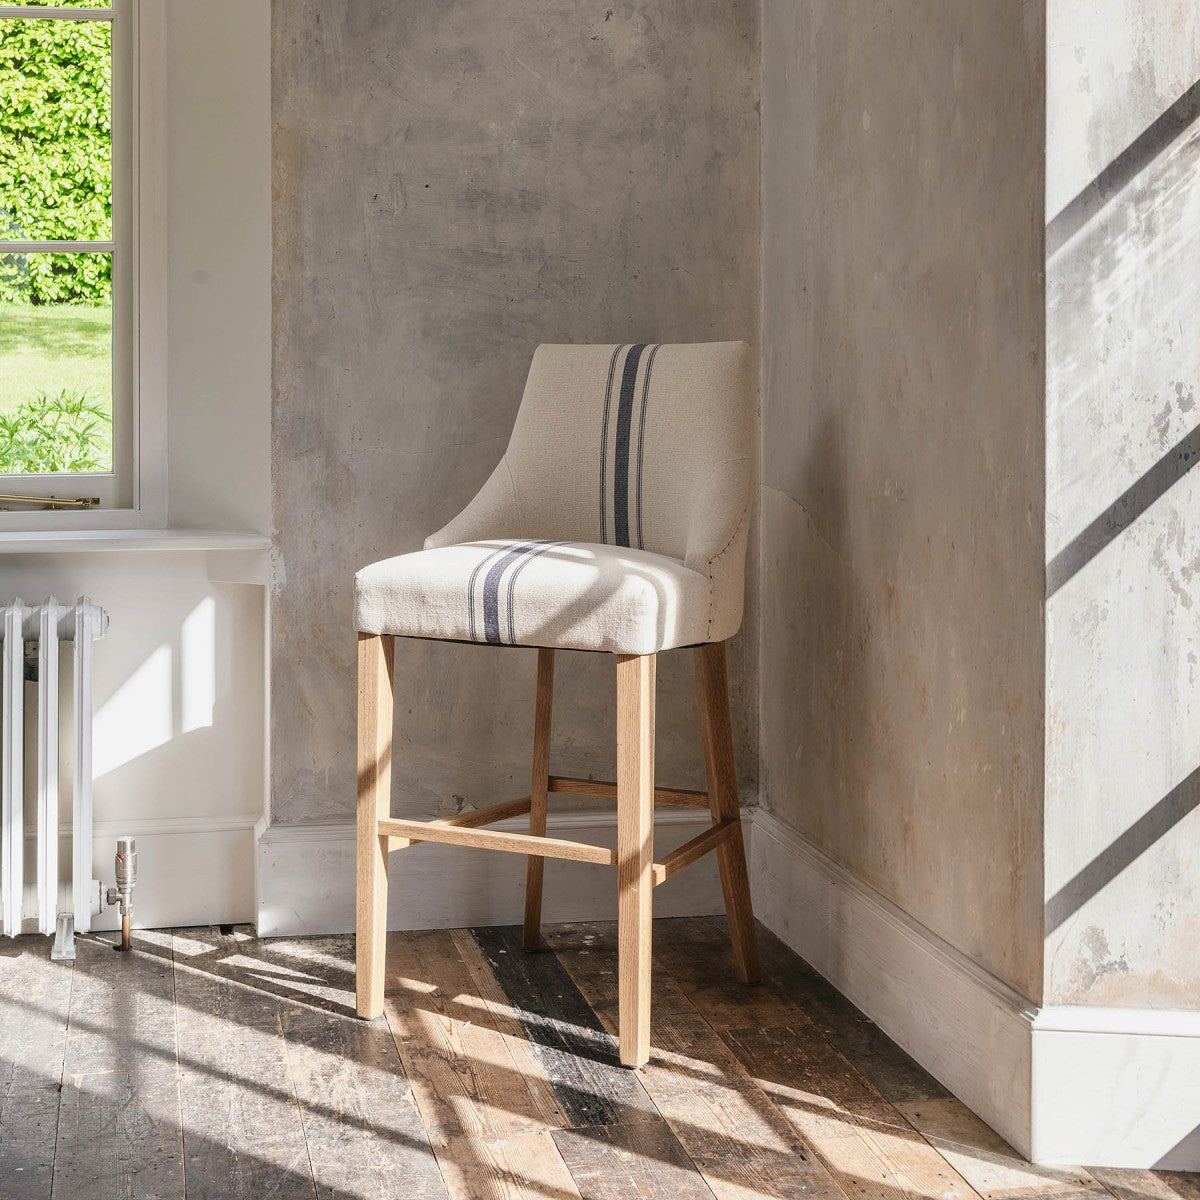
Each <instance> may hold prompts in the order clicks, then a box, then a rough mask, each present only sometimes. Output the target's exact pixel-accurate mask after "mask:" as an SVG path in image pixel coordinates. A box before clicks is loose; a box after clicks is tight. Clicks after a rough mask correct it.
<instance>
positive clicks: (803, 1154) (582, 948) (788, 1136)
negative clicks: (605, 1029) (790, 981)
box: [547, 925, 846, 1200]
mask: <svg viewBox="0 0 1200 1200" xmlns="http://www.w3.org/2000/svg"><path fill="white" fill-rule="evenodd" d="M547 940H548V942H549V944H550V945H551V946H552V947H553V948H554V950H555V952H556V954H557V955H558V957H560V958H561V959H562V961H563V962H564V964H565V965H566V967H567V969H568V970H569V971H570V972H571V974H572V976H573V977H574V978H575V980H576V982H577V983H578V984H579V987H580V988H581V990H582V992H583V994H584V996H586V998H587V1000H588V1001H589V1003H590V1004H592V1005H593V1006H594V1007H595V1009H596V1011H597V1012H599V1013H601V1014H604V1019H605V1020H606V1021H607V1022H608V1023H609V1024H610V1026H612V1027H615V1020H616V1000H617V976H616V971H615V957H614V956H615V954H616V938H615V930H614V929H613V927H612V926H591V925H589V926H559V927H557V928H555V929H552V930H550V931H548V933H547ZM659 960H660V962H661V955H659ZM653 984H654V1001H655V1003H654V1008H653V1010H652V1013H651V1022H652V1024H651V1046H652V1050H651V1057H650V1061H649V1063H647V1064H646V1066H645V1067H644V1068H642V1070H641V1071H640V1072H639V1074H640V1075H641V1078H642V1083H643V1085H644V1086H645V1088H646V1091H647V1092H648V1093H649V1095H650V1097H651V1099H652V1100H653V1101H654V1103H655V1105H656V1107H657V1108H658V1110H659V1111H660V1112H661V1113H662V1115H663V1117H664V1118H665V1119H666V1121H667V1123H668V1124H669V1125H670V1126H671V1129H672V1130H673V1131H674V1133H675V1136H676V1137H677V1138H678V1140H679V1142H680V1144H681V1145H682V1146H683V1147H684V1149H685V1150H686V1151H687V1153H688V1155H689V1156H690V1158H691V1159H692V1161H693V1162H694V1163H695V1164H696V1167H697V1169H698V1170H699V1172H700V1174H701V1175H702V1176H703V1177H704V1179H705V1181H706V1183H707V1185H708V1187H709V1188H710V1190H711V1191H712V1192H713V1194H714V1195H715V1196H717V1197H720V1198H722V1200H723V1198H724V1197H742V1196H762V1197H787V1198H790V1197H795V1196H814V1197H832V1198H840V1197H843V1196H845V1195H846V1192H845V1191H844V1189H843V1188H841V1187H840V1186H839V1185H838V1183H837V1182H836V1181H835V1180H834V1179H833V1177H832V1176H831V1175H830V1173H829V1172H828V1171H827V1170H826V1169H825V1167H824V1166H823V1165H822V1164H821V1163H820V1162H819V1161H818V1160H817V1159H816V1157H815V1156H814V1155H813V1154H812V1152H811V1150H810V1148H809V1147H808V1146H806V1145H805V1143H804V1142H803V1140H802V1139H801V1138H799V1137H798V1136H797V1135H796V1134H795V1132H794V1131H793V1130H792V1129H791V1127H790V1126H789V1124H788V1122H787V1121H786V1119H784V1117H783V1116H782V1114H781V1113H780V1112H779V1111H778V1110H777V1109H776V1108H775V1106H774V1105H773V1104H772V1103H771V1102H770V1100H769V1099H768V1098H767V1097H766V1096H765V1095H764V1094H763V1093H762V1092H761V1091H760V1090H759V1089H758V1088H757V1087H756V1086H755V1085H754V1083H753V1082H752V1081H751V1080H750V1078H749V1077H748V1076H747V1075H746V1073H745V1072H744V1071H742V1070H741V1069H740V1067H739V1064H738V1062H737V1060H736V1059H735V1058H734V1056H733V1055H732V1053H731V1052H730V1051H729V1049H728V1048H727V1047H726V1046H725V1045H724V1043H723V1042H722V1041H721V1038H720V1037H719V1035H718V1034H717V1032H716V1031H715V1030H714V1029H713V1027H712V1026H711V1025H710V1024H709V1023H708V1022H707V1021H706V1020H705V1019H704V1018H703V1016H702V1015H701V1014H700V1012H699V1011H698V1010H697V1009H696V1007H695V1006H694V1005H693V1004H692V1002H691V997H690V996H689V995H687V994H686V993H685V992H684V991H683V990H682V989H681V988H680V987H679V985H678V983H677V982H676V981H675V980H673V979H672V978H671V977H670V975H669V974H667V973H665V972H663V971H661V970H660V972H659V973H657V974H656V976H655V978H654V981H653Z"/></svg>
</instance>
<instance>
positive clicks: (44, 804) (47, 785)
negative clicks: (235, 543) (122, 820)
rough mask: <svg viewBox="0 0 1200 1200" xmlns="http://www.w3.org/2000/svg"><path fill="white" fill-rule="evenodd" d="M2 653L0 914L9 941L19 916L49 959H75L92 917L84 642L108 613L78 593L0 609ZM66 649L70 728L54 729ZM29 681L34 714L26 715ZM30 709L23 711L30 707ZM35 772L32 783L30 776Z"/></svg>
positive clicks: (88, 669) (95, 885)
mask: <svg viewBox="0 0 1200 1200" xmlns="http://www.w3.org/2000/svg"><path fill="white" fill-rule="evenodd" d="M0 623H2V628H0V638H2V639H3V641H2V643H0V654H2V656H3V677H2V699H3V704H2V705H0V801H2V803H0V914H2V919H3V930H4V933H5V934H7V935H8V936H9V937H15V936H16V935H17V934H18V933H20V932H21V923H22V920H23V919H25V918H33V917H36V919H37V928H38V931H39V932H41V933H54V934H56V935H57V936H56V938H55V942H54V951H53V955H54V957H74V934H75V932H76V931H78V932H80V933H86V932H87V930H88V929H89V928H90V927H91V920H92V914H93V912H94V911H99V907H100V890H101V889H100V884H99V882H98V881H94V880H93V879H92V643H93V641H95V640H96V639H97V638H101V637H103V636H104V634H105V632H106V631H107V629H108V614H107V613H105V611H104V610H103V609H102V608H99V607H97V606H96V605H95V604H91V603H89V602H88V600H87V598H86V597H83V596H81V597H80V598H79V600H78V601H76V602H75V603H74V604H58V603H57V602H56V601H55V600H54V599H53V598H51V599H49V600H47V601H46V602H45V603H44V604H22V603H21V601H20V599H15V600H13V601H12V603H10V604H5V605H3V606H0ZM62 642H69V643H71V644H72V646H73V651H72V652H71V653H72V657H73V659H74V664H73V665H74V670H73V672H72V683H71V687H72V690H73V693H74V696H73V700H74V702H73V703H72V704H71V706H70V709H69V713H70V716H69V721H70V729H69V730H68V729H63V730H61V731H60V729H59V724H60V707H59V653H60V643H62ZM32 682H36V712H33V711H30V712H28V713H27V712H26V707H27V697H28V696H30V695H31V694H32V693H33V691H34V689H33V688H32V687H27V684H29V683H32ZM31 707H32V706H31ZM29 721H34V722H35V726H34V727H35V728H36V743H37V752H36V758H37V762H36V765H35V764H34V763H33V762H32V761H27V759H29V758H31V757H32V755H28V754H27V753H26V750H27V747H26V731H27V730H28V729H30V725H29V724H28V722H29ZM62 743H67V746H69V748H70V751H71V754H70V764H71V765H70V772H71V793H70V795H71V872H70V879H71V883H70V888H69V890H67V889H64V890H63V891H62V893H61V894H60V890H59V861H58V857H59V856H58V849H59V811H60V810H59V782H60V781H59V775H60V768H59V764H60V751H61V750H63V749H66V748H67V746H64V745H63V744H62ZM35 771H36V776H35V775H34V772H35ZM33 812H36V824H37V847H36V850H37V853H36V868H35V870H34V872H33V873H34V874H35V876H36V887H35V888H28V889H27V888H26V867H27V865H28V864H27V862H26V851H25V847H26V842H27V840H28V838H27V826H28V825H29V824H32V813H33Z"/></svg>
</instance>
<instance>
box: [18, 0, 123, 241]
mask: <svg viewBox="0 0 1200 1200" xmlns="http://www.w3.org/2000/svg"><path fill="white" fill-rule="evenodd" d="M89 7H90V6H89ZM111 237H112V26H111V25H110V23H109V22H108V21H104V20H100V21H50V20H30V19H28V18H22V17H12V18H7V19H3V20H0V240H3V239H8V240H10V241H48V240H52V239H53V240H60V239H66V240H68V241H89V240H96V239H100V240H108V239H109V238H111Z"/></svg>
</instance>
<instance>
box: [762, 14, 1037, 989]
mask: <svg viewBox="0 0 1200 1200" xmlns="http://www.w3.org/2000/svg"><path fill="white" fill-rule="evenodd" d="M1043 11H1044V10H1043V8H1042V6H1041V5H1038V4H1034V3H1030V4H1026V5H1020V4H957V5H955V4H951V5H941V6H937V11H936V14H935V13H934V12H933V10H932V9H931V8H930V6H928V5H914V4H879V3H878V2H877V0H812V2H811V3H805V4H774V3H769V4H766V5H765V6H764V18H763V20H764V24H763V82H762V91H763V151H762V161H763V222H764V227H763V243H764V244H763V262H764V267H763V273H764V277H763V311H764V318H763V324H764V328H763V345H764V359H763V411H764V443H763V489H762V506H761V507H762V545H761V553H762V568H763V577H762V582H761V595H762V609H761V639H762V640H761V647H762V650H761V654H760V658H761V669H762V692H761V701H760V712H761V722H762V763H761V784H760V790H761V795H762V798H763V802H764V803H765V804H766V805H767V806H768V807H769V808H770V809H771V810H772V812H774V813H775V814H776V815H777V816H779V817H780V818H781V819H782V820H784V821H786V822H788V823H789V824H791V825H792V826H794V827H795V828H796V829H797V830H799V832H800V833H801V834H803V835H804V836H805V837H807V838H809V839H810V840H811V841H813V842H814V843H815V844H816V845H818V846H819V847H820V848H821V849H823V850H824V851H826V852H827V853H829V854H831V855H832V856H833V857H834V858H836V859H837V860H838V861H839V862H841V863H842V864H843V865H845V866H846V867H848V868H849V869H850V870H852V871H853V872H855V873H856V874H857V875H858V876H860V877H861V878H862V879H864V880H865V881H866V882H868V883H869V884H871V885H872V886H873V887H875V888H877V889H879V890H880V891H882V892H883V893H884V894H885V895H886V896H888V897H889V898H890V899H891V900H893V901H894V902H895V903H897V904H898V905H900V906H901V907H902V908H904V909H905V910H907V911H908V912H909V913H911V914H912V915H913V916H914V917H916V918H917V919H919V920H920V921H922V922H924V923H925V924H926V925H927V926H929V927H930V928H932V929H933V930H935V931H936V932H937V933H938V934H940V935H941V936H942V937H943V938H945V939H947V940H948V941H949V942H951V943H952V944H953V945H955V946H957V947H958V948H960V949H961V950H963V951H965V952H966V953H967V954H969V955H971V956H972V957H974V958H975V959H976V960H977V961H979V962H980V963H982V964H983V965H984V966H985V967H987V968H988V969H990V970H991V971H993V972H995V973H996V974H998V975H1000V976H1002V977H1003V978H1004V979H1006V980H1008V981H1009V982H1010V983H1012V984H1013V985H1015V986H1016V987H1018V988H1019V989H1021V990H1022V991H1023V992H1025V993H1026V994H1027V995H1029V996H1031V997H1034V998H1036V997H1037V995H1038V993H1039V991H1040V986H1041V945H1040V943H1041V887H1040V884H1041V879H1042V863H1041V856H1040V841H1041V836H1040V824H1041V791H1042V756H1043V733H1042V708H1043V697H1042V685H1043V656H1042V633H1043V628H1042V605H1041V595H1042V570H1043V529H1042V526H1043V428H1044V422H1043V359H1042V321H1043V302H1042V281H1041V271H1042V265H1043V263H1042V254H1041V246H1042V231H1041V225H1042V216H1043V213H1042V207H1043V204H1042V201H1043V161H1042V122H1043V82H1042V80H1043V75H1042V72H1043V60H1044V45H1045V43H1044V38H1045V29H1044V18H1043Z"/></svg>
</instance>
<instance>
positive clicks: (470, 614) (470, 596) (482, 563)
mask: <svg viewBox="0 0 1200 1200" xmlns="http://www.w3.org/2000/svg"><path fill="white" fill-rule="evenodd" d="M506 549H507V547H506V546H501V547H500V549H499V550H493V551H492V552H491V554H489V555H488V556H487V558H481V559H480V560H479V561H478V562H477V563H476V564H475V569H474V570H473V571H472V572H471V578H470V579H469V580H467V620H468V621H469V622H470V630H471V640H472V641H473V642H477V641H479V636H478V634H477V633H476V632H475V580H476V579H478V578H479V572H480V571H482V570H483V568H484V567H486V566H487V565H488V563H490V562H493V561H494V560H495V559H497V558H499V557H500V555H501V554H503V553H504V552H505V550H506Z"/></svg>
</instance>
